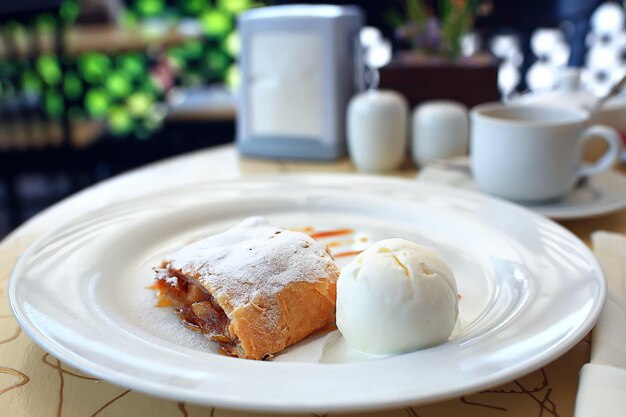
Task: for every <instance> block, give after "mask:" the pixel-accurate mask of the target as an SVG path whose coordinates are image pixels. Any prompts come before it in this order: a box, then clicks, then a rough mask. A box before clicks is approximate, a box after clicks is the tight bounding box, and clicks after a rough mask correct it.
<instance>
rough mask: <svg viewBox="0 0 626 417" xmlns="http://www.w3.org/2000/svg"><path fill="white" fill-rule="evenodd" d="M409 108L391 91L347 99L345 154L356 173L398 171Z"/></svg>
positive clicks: (405, 102)
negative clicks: (356, 170)
mask: <svg viewBox="0 0 626 417" xmlns="http://www.w3.org/2000/svg"><path fill="white" fill-rule="evenodd" d="M408 112H409V107H408V104H407V101H406V99H405V98H404V97H403V96H402V95H400V94H398V93H396V92H395V91H390V90H368V91H365V92H363V93H360V94H357V95H356V96H354V97H353V98H352V100H350V104H349V105H348V115H347V119H348V120H347V123H346V125H347V126H346V127H347V137H348V151H349V153H350V157H351V158H352V162H354V165H355V166H356V167H357V169H358V170H359V171H363V172H368V173H379V172H386V171H390V170H393V169H395V168H397V167H398V166H399V165H400V164H401V163H402V161H403V160H404V158H405V156H406V152H407V125H408V121H407V119H408Z"/></svg>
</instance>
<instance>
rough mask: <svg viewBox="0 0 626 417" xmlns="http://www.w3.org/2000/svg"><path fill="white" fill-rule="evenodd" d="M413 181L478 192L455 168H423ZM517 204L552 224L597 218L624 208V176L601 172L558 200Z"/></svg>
mask: <svg viewBox="0 0 626 417" xmlns="http://www.w3.org/2000/svg"><path fill="white" fill-rule="evenodd" d="M417 179H418V180H419V181H425V182H430V183H436V184H444V185H449V186H452V187H458V188H464V189H470V190H475V191H480V190H479V188H478V186H477V185H476V184H475V183H474V181H473V179H472V177H471V175H470V173H469V172H467V171H465V170H462V169H459V168H458V167H457V168H453V167H444V166H440V165H431V166H426V167H424V168H422V169H421V171H420V172H419V174H418V176H417ZM518 204H520V205H522V206H524V207H526V208H528V209H531V210H533V211H536V212H538V213H540V214H543V215H544V216H547V217H550V218H552V219H555V220H568V219H581V218H586V217H594V216H601V215H604V214H608V213H612V212H615V211H618V210H621V209H623V208H624V207H626V175H624V174H622V173H621V172H618V171H607V172H603V173H601V174H598V175H594V176H593V177H590V178H589V179H588V180H587V181H586V183H585V184H583V185H581V186H579V187H578V188H576V189H574V190H573V191H572V192H570V193H569V194H567V195H566V196H564V197H563V198H561V199H559V200H552V201H549V202H541V203H518Z"/></svg>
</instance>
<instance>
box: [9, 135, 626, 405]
mask: <svg viewBox="0 0 626 417" xmlns="http://www.w3.org/2000/svg"><path fill="white" fill-rule="evenodd" d="M308 171H325V172H343V173H349V172H353V171H354V168H353V166H352V164H351V163H350V162H349V161H347V160H344V161H341V162H338V163H333V164H316V163H292V162H281V161H273V162H272V161H258V160H248V159H242V158H240V157H239V156H238V154H237V152H236V150H235V149H234V148H233V147H232V146H225V147H219V148H214V149H211V150H204V151H200V152H196V153H192V154H188V155H185V156H181V157H177V158H173V159H169V160H166V161H162V162H159V163H156V164H152V165H149V166H147V167H145V168H141V169H138V170H136V171H132V172H130V173H127V174H125V175H122V176H119V177H116V178H113V179H111V180H108V181H105V182H103V183H100V184H98V185H95V186H93V187H91V188H88V189H87V190H85V191H82V192H80V193H78V194H76V195H74V196H72V197H70V198H68V199H66V200H64V201H62V202H61V203H59V204H56V205H55V206H53V207H51V208H49V209H47V210H45V211H44V212H42V213H40V214H38V215H37V216H35V217H34V218H32V219H31V220H30V221H28V222H27V223H26V224H24V225H23V226H21V227H20V228H18V229H17V230H15V231H14V232H13V233H12V234H11V235H9V236H8V237H7V238H6V239H4V241H2V242H1V243H0V415H2V416H3V417H4V416H7V417H8V416H11V417H60V416H63V417H78V416H81V417H83V416H84V417H90V416H91V417H94V416H99V417H105V416H109V417H111V416H116V417H130V416H133V417H144V416H145V417H148V416H149V417H159V416H181V417H187V416H189V417H200V416H202V417H222V416H242V417H243V416H249V415H251V414H249V413H240V412H234V411H227V410H221V409H212V408H207V407H200V406H195V405H191V404H184V403H177V402H175V401H169V400H163V399H158V398H154V397H150V396H147V395H144V394H141V393H139V392H135V391H132V390H128V389H126V388H124V387H118V386H115V385H112V384H109V383H106V382H103V381H98V380H97V379H94V378H92V377H90V376H88V375H85V374H83V373H81V372H79V371H77V370H75V369H72V368H71V367H69V366H67V365H65V364H63V363H62V362H60V361H58V360H57V359H55V358H53V357H51V356H50V355H48V354H47V353H46V352H44V351H43V350H42V349H41V348H39V347H38V346H37V345H36V344H35V343H34V342H32V341H31V340H30V339H29V337H28V336H26V335H25V334H24V333H23V332H22V331H21V330H20V328H19V327H18V325H17V323H16V322H15V320H14V319H13V317H12V315H11V312H10V310H9V305H8V300H7V296H6V286H7V280H8V276H9V273H10V271H11V268H12V267H13V265H14V263H15V261H16V260H17V258H18V257H19V256H20V254H21V253H22V252H23V251H24V250H25V249H26V247H27V246H28V245H30V244H31V243H32V242H33V241H34V240H35V239H37V238H38V237H39V236H41V235H42V234H43V233H45V232H46V231H48V230H49V229H51V228H53V227H55V226H57V225H58V224H59V223H61V222H65V221H67V220H68V219H70V218H72V217H76V216H79V215H81V214H83V213H85V212H87V211H90V210H94V209H96V208H99V207H102V206H105V205H108V204H111V203H112V202H115V201H120V200H124V199H127V198H131V197H136V196H137V195H139V194H147V193H152V192H157V191H161V190H165V189H167V188H170V187H174V186H180V185H183V184H192V183H197V182H202V181H208V180H215V179H227V178H237V177H241V176H244V175H259V174H279V173H288V172H308ZM390 175H393V176H399V177H406V178H414V177H415V170H414V169H413V168H411V167H410V165H408V164H407V165H406V166H405V167H404V168H403V169H402V170H400V171H397V172H394V173H392V174H390ZM564 225H565V226H566V227H568V228H569V229H570V230H572V231H573V232H574V233H576V234H577V235H578V236H579V237H580V238H582V239H583V240H584V241H586V242H589V235H590V233H591V232H592V231H594V230H598V229H604V230H609V231H614V232H622V233H626V210H623V211H621V212H618V213H616V214H613V215H609V216H605V217H602V218H597V219H592V220H579V221H571V222H566V223H564ZM589 351H590V344H589V339H588V338H586V339H585V340H583V341H581V342H580V343H579V344H577V345H576V346H575V347H574V348H572V349H571V350H570V351H569V352H567V353H566V354H564V355H563V356H562V357H560V358H559V359H557V360H556V361H554V362H552V363H550V364H548V365H546V366H544V367H543V368H541V369H540V370H537V371H535V372H533V373H531V374H529V375H527V376H524V377H522V378H519V379H517V380H515V381H511V382H510V383H508V384H505V385H503V386H500V387H496V388H494V389H491V390H487V391H484V392H481V393H477V394H474V395H469V396H464V397H461V398H458V399H453V400H449V401H444V402H440V403H436V404H431V405H426V406H419V407H411V408H405V409H400V410H394V411H389V412H384V413H383V412H379V413H371V414H367V415H371V416H383V415H385V416H387V415H393V416H409V417H411V416H419V417H431V416H443V417H448V416H449V417H452V416H455V417H456V416H485V417H489V416H498V417H501V416H520V417H521V416H523V417H534V416H562V417H564V416H571V415H572V413H573V406H574V398H575V394H576V388H577V383H578V371H579V369H580V367H581V366H582V365H583V364H584V363H586V362H587V361H588V359H589Z"/></svg>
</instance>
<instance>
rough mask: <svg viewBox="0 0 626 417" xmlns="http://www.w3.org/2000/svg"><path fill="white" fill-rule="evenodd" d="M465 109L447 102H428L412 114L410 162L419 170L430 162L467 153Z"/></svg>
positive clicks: (457, 104)
mask: <svg viewBox="0 0 626 417" xmlns="http://www.w3.org/2000/svg"><path fill="white" fill-rule="evenodd" d="M468 126H469V121H468V116H467V108H466V107H465V106H464V105H462V104H461V103H457V102H454V101H448V100H437V101H428V102H425V103H423V104H422V105H420V106H418V107H416V108H415V110H414V111H413V140H412V142H413V143H412V145H413V146H412V149H413V160H414V161H415V163H416V164H417V165H419V166H423V165H425V164H426V163H428V161H430V160H433V159H448V158H452V157H454V156H460V155H465V154H466V153H467V142H468Z"/></svg>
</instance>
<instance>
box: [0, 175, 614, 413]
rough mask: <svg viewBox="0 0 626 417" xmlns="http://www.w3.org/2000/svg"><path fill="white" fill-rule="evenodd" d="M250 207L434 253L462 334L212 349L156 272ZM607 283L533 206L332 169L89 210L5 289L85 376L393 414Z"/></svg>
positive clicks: (504, 367)
mask: <svg viewBox="0 0 626 417" xmlns="http://www.w3.org/2000/svg"><path fill="white" fill-rule="evenodd" d="M251 215H263V216H265V217H266V218H267V219H268V220H270V221H272V222H273V223H276V224H279V225H283V226H286V227H297V226H315V227H317V228H320V229H322V228H336V227H349V228H353V229H355V230H356V231H357V232H358V233H363V234H366V235H369V236H370V237H371V238H372V239H373V240H377V239H382V238H388V237H404V238H408V239H411V240H414V241H417V242H419V243H422V244H426V245H430V246H433V247H435V248H436V250H437V251H438V252H439V253H440V254H441V255H442V256H443V257H444V259H445V260H446V261H447V262H448V263H449V265H450V267H451V268H452V270H453V271H454V273H455V275H456V278H457V281H458V287H459V292H460V294H461V296H462V298H461V300H460V322H459V326H458V329H457V332H456V333H455V335H454V336H453V337H452V338H451V340H449V341H448V342H447V343H445V344H443V345H440V346H437V347H434V348H430V349H425V350H422V351H418V352H413V353H408V354H404V355H400V356H395V357H390V358H384V359H378V360H372V361H356V362H351V363H342V364H337V363H334V364H329V363H319V361H320V358H321V356H322V354H323V353H322V351H323V348H324V343H326V342H325V340H327V339H329V338H331V336H333V335H332V334H331V335H330V336H327V337H317V338H313V340H308V341H305V342H302V343H300V344H299V345H297V346H296V347H294V348H292V349H290V350H289V351H288V352H287V353H286V354H284V355H278V356H277V358H276V359H275V360H274V361H270V362H257V361H250V360H243V359H237V358H230V357H226V356H222V355H219V354H216V353H215V352H216V350H215V346H214V345H213V343H212V342H210V341H208V340H206V339H204V338H203V337H201V336H200V335H198V334H196V333H194V332H192V331H190V330H188V329H186V328H184V327H183V326H182V325H181V324H180V322H179V321H178V319H177V318H176V316H175V315H174V314H173V313H172V312H171V311H170V310H169V309H163V308H156V307H154V298H153V294H152V293H151V291H149V290H147V289H146V287H147V286H148V285H150V283H151V281H152V276H153V273H152V271H151V267H153V266H155V265H157V264H158V262H159V261H160V259H161V257H162V256H163V255H164V254H165V253H168V252H170V251H172V250H174V249H176V248H178V247H180V246H181V245H183V244H184V243H186V242H188V241H189V240H191V239H193V238H196V237H199V236H204V235H206V234H210V233H215V232H218V231H221V230H224V229H225V228H227V227H229V226H231V225H233V224H235V223H236V222H237V221H239V220H240V219H241V218H244V217H247V216H251ZM345 261H347V260H344V262H345ZM605 292H606V290H605V282H604V278H603V275H602V271H601V269H600V267H599V266H598V263H597V262H596V260H595V258H594V257H593V256H592V254H591V253H590V252H589V250H588V249H587V248H586V247H585V245H584V244H583V243H581V242H580V241H579V240H578V239H577V238H576V237H575V236H573V235H572V234H571V233H570V232H568V231H567V230H565V229H564V228H562V227H560V226H559V225H557V224H555V223H553V222H552V221H550V220H547V219H546V218H544V217H541V216H539V215H536V214H534V213H532V212H530V211H528V210H525V209H523V208H520V207H518V206H515V205H512V204H508V203H506V202H503V201H500V200H496V199H491V198H488V197H485V196H483V195H480V194H477V193H471V192H464V191H458V190H455V189H452V188H446V187H438V186H432V185H425V184H419V183H415V182H413V181H404V180H390V179H385V178H379V177H363V176H337V175H329V176H300V177H285V176H281V177H269V178H258V179H248V180H245V181H232V182H222V183H210V184H209V183H207V184H202V185H194V186H188V187H186V188H180V189H177V190H172V191H168V192H163V193H161V194H159V195H153V196H147V197H142V198H138V199H136V200H132V201H128V202H126V203H122V204H118V205H114V206H111V207H108V208H105V209H102V210H98V211H95V212H93V213H90V214H88V215H85V216H82V217H80V218H79V219H76V220H73V221H71V222H70V223H68V224H66V225H64V226H63V227H60V228H59V229H57V230H56V231H53V232H51V233H50V234H48V235H47V236H45V237H43V238H42V239H40V240H38V241H37V242H36V243H35V244H34V245H32V246H31V247H30V248H29V249H28V250H27V251H26V252H25V253H24V255H23V256H22V257H21V258H20V260H19V261H18V263H17V264H16V266H15V268H14V271H13V273H12V275H11V279H10V282H9V297H10V302H11V307H12V309H13V312H14V314H15V316H16V318H17V320H18V321H19V322H20V324H21V325H22V327H23V328H24V330H25V331H26V332H27V333H28V334H29V335H30V336H31V337H32V338H33V339H34V340H35V341H36V342H37V343H39V344H40V345H41V346H42V347H43V348H44V349H46V350H47V351H49V352H50V353H51V354H53V355H54V356H56V357H58V358H60V359H62V360H64V361H66V362H68V363H69V364H71V365H73V366H75V367H77V368H79V369H81V370H83V371H85V372H88V373H90V374H93V375H95V376H97V377H99V378H102V379H105V380H108V381H111V382H113V383H116V384H120V385H123V386H126V387H129V388H133V389H136V390H139V391H143V392H146V393H149V394H154V395H158V396H163V397H169V398H173V399H177V400H180V401H188V402H195V403H201V404H207V405H213V406H219V407H225V408H236V409H248V410H258V411H261V410H262V411H283V412H288V411H289V412H297V411H310V412H329V411H355V410H365V409H375V408H388V407H397V406H402V405H407V404H419V403H424V402H430V401H436V400H441V399H445V398H449V397H453V396H458V395H461V394H466V393H470V392H474V391H477V390H480V389H483V388H486V387H490V386H494V385H497V384H499V383H503V382H505V381H508V380H511V379H513V378H515V377H517V376H520V375H522V374H525V373H528V372H530V371H532V370H534V369H536V368H538V367H540V366H542V365H544V364H546V363H547V362H550V361H552V360H553V359H555V358H556V357H558V356H559V355H561V354H562V353H564V352H565V351H566V350H568V349H569V348H570V347H572V346H573V345H574V344H575V343H577V342H578V341H579V340H580V339H581V338H582V337H584V336H585V335H586V334H587V333H588V332H589V330H590V329H591V328H592V326H593V324H594V323H595V321H596V319H597V317H598V314H599V312H600V311H601V309H602V306H603V303H604V299H605Z"/></svg>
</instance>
